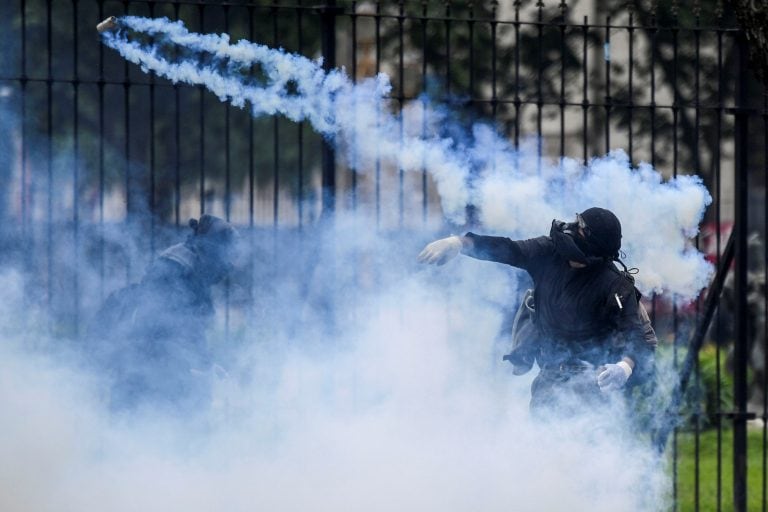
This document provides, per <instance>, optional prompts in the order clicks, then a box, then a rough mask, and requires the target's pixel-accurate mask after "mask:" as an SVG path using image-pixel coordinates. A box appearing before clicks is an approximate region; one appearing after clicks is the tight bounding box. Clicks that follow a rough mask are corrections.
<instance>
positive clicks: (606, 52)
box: [603, 16, 613, 153]
mask: <svg viewBox="0 0 768 512" xmlns="http://www.w3.org/2000/svg"><path fill="white" fill-rule="evenodd" d="M603 60H604V61H605V98H604V99H603V102H604V103H605V152H606V153H608V152H609V151H610V150H611V107H612V102H613V100H612V98H611V17H610V16H607V17H606V18H605V46H604V47H603Z"/></svg>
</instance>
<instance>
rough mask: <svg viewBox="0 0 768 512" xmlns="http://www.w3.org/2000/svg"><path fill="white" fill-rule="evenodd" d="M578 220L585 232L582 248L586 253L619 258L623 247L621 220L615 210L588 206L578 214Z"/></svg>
mask: <svg viewBox="0 0 768 512" xmlns="http://www.w3.org/2000/svg"><path fill="white" fill-rule="evenodd" d="M576 220H577V221H578V223H579V228H581V229H582V230H583V232H584V237H585V238H584V240H583V245H584V247H583V248H582V250H584V252H585V253H588V254H590V255H592V256H600V257H604V258H611V259H615V258H618V256H619V249H621V222H619V219H618V218H617V217H616V215H614V214H613V212H611V211H610V210H606V209H605V208H596V207H595V208H588V209H586V210H584V211H583V212H581V213H579V214H577V215H576ZM577 243H578V239H577ZM580 245H581V244H580Z"/></svg>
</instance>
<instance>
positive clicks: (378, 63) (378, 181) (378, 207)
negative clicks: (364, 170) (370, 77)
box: [374, 0, 381, 229]
mask: <svg viewBox="0 0 768 512" xmlns="http://www.w3.org/2000/svg"><path fill="white" fill-rule="evenodd" d="M374 29H375V36H374V45H375V46H376V63H375V66H376V74H377V75H378V74H379V72H380V71H381V0H376V14H375V16H374ZM380 121H381V111H380V107H379V104H378V102H377V104H376V129H377V130H378V129H379V126H380ZM375 168H376V169H375V173H374V179H375V184H374V187H375V189H376V190H375V201H376V229H378V228H380V227H381V156H380V154H379V148H378V146H377V147H376V164H375Z"/></svg>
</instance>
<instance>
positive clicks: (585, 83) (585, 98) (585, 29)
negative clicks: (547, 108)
mask: <svg viewBox="0 0 768 512" xmlns="http://www.w3.org/2000/svg"><path fill="white" fill-rule="evenodd" d="M582 36H583V37H582V45H581V62H582V65H581V76H582V84H581V87H582V98H581V115H582V120H581V123H582V128H581V130H582V131H581V135H582V137H583V138H582V147H583V149H584V165H587V162H589V149H588V148H589V132H588V131H587V130H588V128H589V92H588V91H589V89H588V87H589V68H588V67H587V55H588V53H589V52H587V48H588V46H589V45H588V41H589V39H588V38H589V18H588V17H587V16H584V24H583V25H582Z"/></svg>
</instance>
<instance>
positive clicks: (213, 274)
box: [187, 213, 239, 283]
mask: <svg viewBox="0 0 768 512" xmlns="http://www.w3.org/2000/svg"><path fill="white" fill-rule="evenodd" d="M189 227H191V228H192V231H193V233H192V235H190V237H189V238H188V239H187V244H188V246H189V247H190V248H191V249H193V250H194V251H195V253H196V254H197V256H198V258H199V263H200V264H199V267H198V272H199V273H202V277H203V278H204V280H205V281H206V282H208V283H216V282H218V281H220V280H221V279H223V278H224V277H225V276H226V275H227V274H228V273H229V272H230V271H231V270H232V267H233V261H234V260H235V253H236V245H237V240H238V238H239V234H238V232H237V230H236V229H235V227H234V226H233V225H232V224H230V223H229V222H227V221H225V220H224V219H221V218H219V217H216V216H213V215H208V214H207V213H206V214H204V215H202V216H201V217H200V220H196V219H190V220H189Z"/></svg>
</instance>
